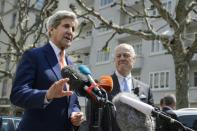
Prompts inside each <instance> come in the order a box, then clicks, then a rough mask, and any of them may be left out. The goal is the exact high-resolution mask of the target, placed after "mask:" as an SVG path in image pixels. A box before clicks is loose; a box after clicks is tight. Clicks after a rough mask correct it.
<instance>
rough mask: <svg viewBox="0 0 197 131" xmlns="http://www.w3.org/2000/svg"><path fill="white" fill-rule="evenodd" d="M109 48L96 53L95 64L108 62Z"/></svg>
mask: <svg viewBox="0 0 197 131" xmlns="http://www.w3.org/2000/svg"><path fill="white" fill-rule="evenodd" d="M109 54H110V48H108V49H106V50H99V51H97V59H96V62H97V63H102V62H106V61H109Z"/></svg>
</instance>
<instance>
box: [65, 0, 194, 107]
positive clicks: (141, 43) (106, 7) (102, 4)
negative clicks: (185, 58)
mask: <svg viewBox="0 0 197 131" xmlns="http://www.w3.org/2000/svg"><path fill="white" fill-rule="evenodd" d="M84 2H85V3H86V5H87V6H88V7H93V8H94V10H95V11H97V12H99V13H100V15H101V16H103V17H104V18H105V19H107V20H111V21H112V22H113V23H115V24H117V25H120V26H123V27H128V28H130V29H132V30H136V31H139V30H144V29H146V28H147V27H146V23H145V21H144V19H142V18H133V17H128V15H125V13H123V12H122V11H121V10H120V6H118V2H120V1H119V0H98V1H97V0H86V1H84ZM69 3H73V4H74V2H73V1H71V0H70V1H69ZM114 3H116V4H115V6H114ZM125 3H126V6H125V7H127V10H129V11H131V12H133V13H134V14H135V13H139V12H143V8H142V6H141V4H140V2H139V0H133V1H130V0H125ZM162 3H163V6H164V8H165V9H166V10H168V11H169V12H170V13H171V15H172V16H174V15H175V13H174V11H175V5H176V3H177V2H176V1H174V0H162ZM74 5H77V4H74ZM145 5H146V6H145V7H146V8H149V10H148V13H149V14H151V15H153V16H154V15H155V16H156V15H158V11H157V10H156V9H154V8H152V5H151V3H150V2H149V1H148V0H145ZM77 8H79V7H77ZM191 15H192V14H191ZM192 17H196V16H195V15H194V16H192ZM149 22H151V24H152V25H154V28H155V29H156V32H158V33H160V34H166V33H172V32H171V30H170V28H169V26H168V24H166V22H165V21H163V20H162V19H149ZM96 25H97V27H98V26H99V23H96ZM196 30H197V26H196V25H195V24H194V25H193V27H191V29H190V30H188V31H186V33H185V44H186V45H188V44H191V41H193V40H194V38H195V36H196ZM112 34H113V30H111V29H108V28H100V29H98V28H97V29H95V28H93V25H92V24H91V23H88V22H87V24H86V26H85V27H84V30H83V32H82V33H81V36H80V37H78V38H77V39H75V41H74V43H73V45H72V47H71V48H69V49H68V52H70V53H71V54H79V55H75V56H74V57H75V59H77V61H78V62H82V63H83V64H86V65H88V66H89V67H90V69H91V70H92V72H93V76H94V78H99V77H100V76H101V75H105V74H108V75H109V74H112V73H113V72H114V70H115V67H114V48H115V46H116V45H117V44H120V43H128V44H131V45H132V46H133V47H134V49H135V51H136V53H137V58H136V62H135V65H134V68H133V71H132V75H133V77H135V78H137V79H140V80H142V81H143V82H145V83H147V84H149V85H150V87H151V89H152V92H153V97H154V102H155V104H159V101H160V99H161V98H162V97H163V96H164V95H165V94H169V93H173V94H175V88H176V82H175V81H176V80H175V66H174V62H173V58H172V56H171V55H169V54H166V50H165V49H164V47H163V45H162V44H161V43H160V41H157V40H155V41H147V40H144V39H142V38H140V37H138V36H134V35H128V34H120V35H115V37H114V38H113V39H112V40H111V41H110V42H109V45H108V48H107V50H102V48H103V46H104V45H105V43H106V42H107V41H108V40H109V38H110V37H111V36H112ZM196 61H197V59H196V55H195V56H194V57H193V59H192V61H191V67H190V74H189V76H190V81H189V84H190V88H189V104H190V107H197V102H196V101H197V96H196V95H195V94H196V93H197V85H196V83H197V65H196ZM78 64H80V63H78Z"/></svg>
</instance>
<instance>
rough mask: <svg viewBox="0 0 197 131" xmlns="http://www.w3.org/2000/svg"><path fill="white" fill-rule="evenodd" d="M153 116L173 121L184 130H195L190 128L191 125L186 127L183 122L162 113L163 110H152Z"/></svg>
mask: <svg viewBox="0 0 197 131" xmlns="http://www.w3.org/2000/svg"><path fill="white" fill-rule="evenodd" d="M152 116H153V117H157V118H161V119H164V120H166V121H168V122H170V123H173V124H175V125H177V126H178V127H180V128H181V129H182V131H194V130H193V129H191V128H189V127H186V126H184V125H183V124H182V123H181V122H179V121H177V120H175V119H173V118H171V117H169V116H167V115H165V114H163V113H161V112H158V111H155V110H153V111H152Z"/></svg>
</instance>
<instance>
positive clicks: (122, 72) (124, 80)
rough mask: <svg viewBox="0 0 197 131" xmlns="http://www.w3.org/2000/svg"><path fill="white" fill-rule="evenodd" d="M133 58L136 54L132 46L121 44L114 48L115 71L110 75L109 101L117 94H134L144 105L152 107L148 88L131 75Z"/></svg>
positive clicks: (151, 97) (151, 98)
mask: <svg viewBox="0 0 197 131" xmlns="http://www.w3.org/2000/svg"><path fill="white" fill-rule="evenodd" d="M135 58H136V54H135V51H134V49H133V46H132V45H129V44H126V43H122V44H119V45H117V46H116V48H115V59H114V60H115V66H116V71H115V73H114V74H113V75H112V79H113V85H114V86H113V90H112V92H111V93H110V94H109V99H110V100H111V99H113V97H114V96H115V95H117V94H118V93H119V92H129V93H134V94H136V95H137V96H138V97H139V98H140V100H142V101H144V102H145V103H147V104H150V105H153V96H152V93H151V90H150V88H149V86H148V85H147V84H145V83H143V82H141V81H139V80H137V79H135V78H133V76H132V75H131V71H132V68H133V65H134V62H135ZM125 88H126V89H125Z"/></svg>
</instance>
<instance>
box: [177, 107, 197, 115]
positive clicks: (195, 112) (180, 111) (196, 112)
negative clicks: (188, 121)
mask: <svg viewBox="0 0 197 131" xmlns="http://www.w3.org/2000/svg"><path fill="white" fill-rule="evenodd" d="M174 112H175V113H176V114H177V115H178V116H183V115H197V108H182V109H178V110H174Z"/></svg>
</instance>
